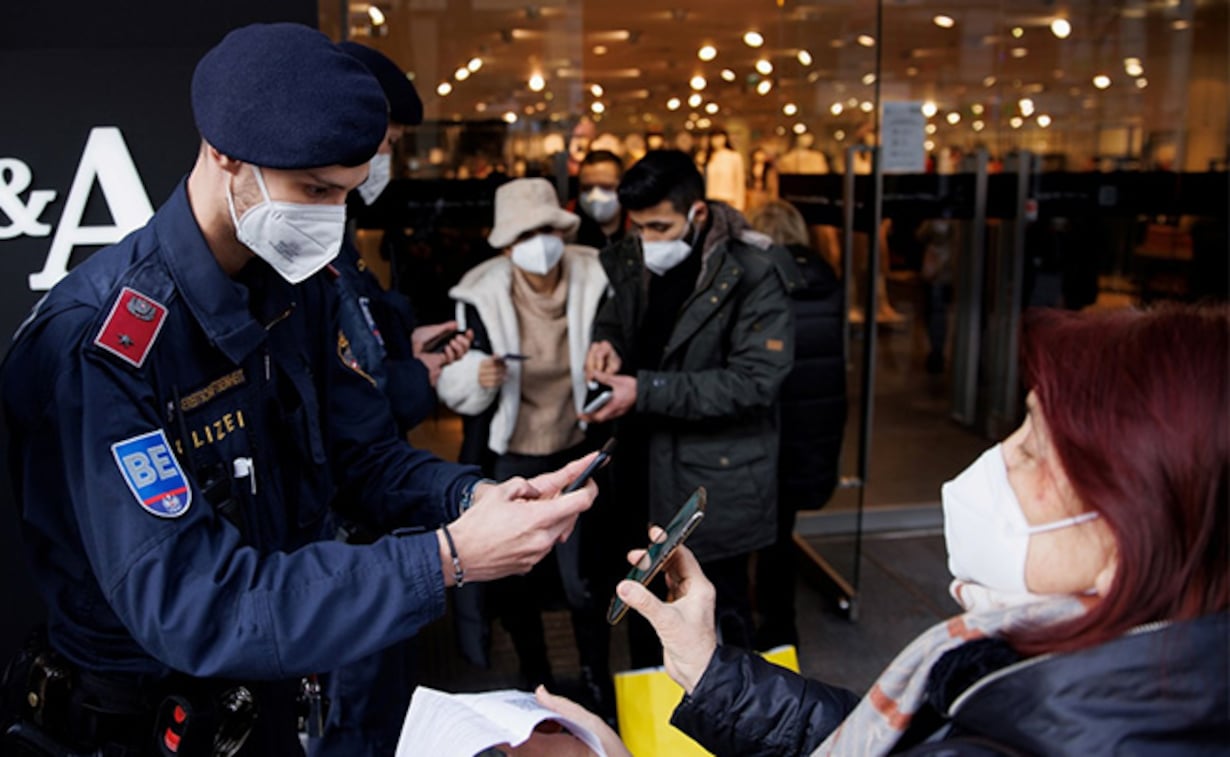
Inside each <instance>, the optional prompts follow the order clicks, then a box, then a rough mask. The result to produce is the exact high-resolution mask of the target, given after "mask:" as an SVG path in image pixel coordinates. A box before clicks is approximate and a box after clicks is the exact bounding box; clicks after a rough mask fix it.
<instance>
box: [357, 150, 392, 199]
mask: <svg viewBox="0 0 1230 757" xmlns="http://www.w3.org/2000/svg"><path fill="white" fill-rule="evenodd" d="M392 175H393V156H392V155H390V154H389V153H387V152H386V153H377V154H376V155H375V156H374V157H373V158H372V162H371V163H369V164H368V167H367V178H366V179H364V180H363V183H362V184H360V185H359V196H360V197H362V198H363V204H364V205H371V204H372V203H373V202H375V201H376V198H377V197H379V196H380V193H381V192H383V191H384V188H385V187H387V186H388V185H389V178H390V177H392Z"/></svg>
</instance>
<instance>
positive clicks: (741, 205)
mask: <svg viewBox="0 0 1230 757" xmlns="http://www.w3.org/2000/svg"><path fill="white" fill-rule="evenodd" d="M705 196H706V197H707V198H708V199H710V200H721V201H722V202H725V203H726V204H727V205H730V206H731V207H732V208H734V209H735V210H738V211H739V212H743V211H744V210H746V209H747V179H746V175H745V173H744V168H743V156H742V155H740V154H739V153H738V151H736V150H735V149H734V148H732V147H731V145H730V137H729V136H727V134H726V132H724V131H720V130H719V131H715V132H713V133H712V134H710V135H709V160H708V161H707V162H706V164H705Z"/></svg>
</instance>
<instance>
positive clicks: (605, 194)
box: [580, 187, 619, 223]
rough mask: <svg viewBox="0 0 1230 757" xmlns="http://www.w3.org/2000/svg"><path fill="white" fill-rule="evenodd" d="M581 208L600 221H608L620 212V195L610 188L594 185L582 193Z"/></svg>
mask: <svg viewBox="0 0 1230 757" xmlns="http://www.w3.org/2000/svg"><path fill="white" fill-rule="evenodd" d="M580 202H581V210H584V211H585V213H586V215H588V216H589V217H590V218H592V219H594V220H595V221H597V222H598V223H606V222H608V221H610V220H611V219H613V218H615V216H616V215H618V214H619V196H618V195H616V194H615V193H614V192H612V191H611V190H609V189H602V188H601V187H594V188H593V189H591V190H589V191H588V192H586V193H585V194H583V195H581V200H580Z"/></svg>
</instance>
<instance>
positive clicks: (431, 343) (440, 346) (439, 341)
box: [423, 329, 466, 353]
mask: <svg viewBox="0 0 1230 757" xmlns="http://www.w3.org/2000/svg"><path fill="white" fill-rule="evenodd" d="M465 333H466V332H464V331H462V330H461V329H456V330H453V331H450V330H447V329H446V330H444V331H441V332H440V333H439V334H436V335H435V336H433V337H432V338H431V339H428V340H427V341H426V342H423V352H436V353H439V352H444V350H445V349H446V348H447V347H448V343H449V342H451V341H453V339H454V338H455V337H459V336H465Z"/></svg>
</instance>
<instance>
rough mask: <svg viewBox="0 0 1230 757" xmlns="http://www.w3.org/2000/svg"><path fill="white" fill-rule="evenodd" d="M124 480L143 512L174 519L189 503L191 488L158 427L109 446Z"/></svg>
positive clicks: (164, 435)
mask: <svg viewBox="0 0 1230 757" xmlns="http://www.w3.org/2000/svg"><path fill="white" fill-rule="evenodd" d="M111 454H112V455H114V456H115V464H116V465H118V466H119V468H120V473H121V474H122V475H123V476H124V481H125V482H126V483H127V484H128V488H129V490H130V491H132V495H133V496H134V497H136V498H137V502H138V503H139V504H140V505H141V507H142V508H144V509H145V511H146V512H148V513H150V514H152V515H157V516H158V517H159V518H178V517H180V516H181V515H183V514H184V513H186V512H188V506H189V505H191V504H192V489H191V487H189V486H188V478H187V477H186V476H184V471H183V469H181V468H180V467H179V461H178V460H176V459H175V454H174V453H173V452H172V451H171V445H170V444H168V443H167V435H166V434H165V433H163V432H162V429H159V430H157V431H150V432H149V433H147V434H141V435H140V436H134V437H132V438H131V439H125V440H124V441H122V442H116V443H115V444H112V445H111Z"/></svg>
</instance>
